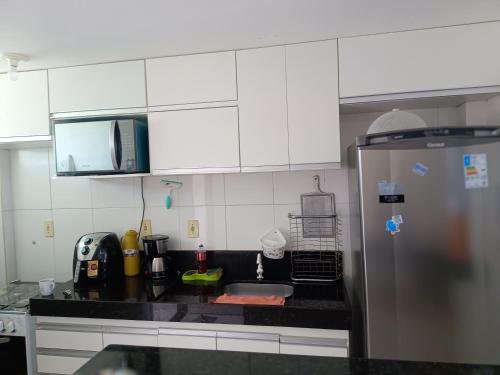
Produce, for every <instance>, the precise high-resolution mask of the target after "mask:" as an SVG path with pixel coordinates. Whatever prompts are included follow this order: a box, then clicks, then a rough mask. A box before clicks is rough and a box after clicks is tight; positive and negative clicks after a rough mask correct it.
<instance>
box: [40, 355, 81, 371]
mask: <svg viewBox="0 0 500 375" xmlns="http://www.w3.org/2000/svg"><path fill="white" fill-rule="evenodd" d="M36 359H37V366H38V372H39V373H47V374H73V373H74V372H75V371H76V370H78V369H79V368H80V367H82V366H83V365H84V364H85V363H87V362H88V361H90V358H85V357H63V356H55V355H45V354H39V355H37V356H36Z"/></svg>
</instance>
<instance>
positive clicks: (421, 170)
mask: <svg viewBox="0 0 500 375" xmlns="http://www.w3.org/2000/svg"><path fill="white" fill-rule="evenodd" d="M412 172H413V173H415V174H417V175H419V176H420V177H424V176H425V175H426V174H427V172H429V167H428V166H426V165H425V164H422V163H416V164H415V165H414V166H413V169H412Z"/></svg>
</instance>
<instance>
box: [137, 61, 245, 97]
mask: <svg viewBox="0 0 500 375" xmlns="http://www.w3.org/2000/svg"><path fill="white" fill-rule="evenodd" d="M146 74H147V83H148V85H147V91H148V105H149V106H160V105H174V104H189V103H208V102H221V101H229V100H236V99H237V94H236V61H235V52H234V51H229V52H220V53H204V54H198V55H187V56H174V57H164V58H157V59H148V60H146Z"/></svg>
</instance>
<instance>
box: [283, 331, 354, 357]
mask: <svg viewBox="0 0 500 375" xmlns="http://www.w3.org/2000/svg"><path fill="white" fill-rule="evenodd" d="M348 348H349V344H348V340H346V339H328V338H318V337H292V336H281V338H280V353H281V354H294V355H311V356H321V357H344V358H347V357H348V355H349V353H348V352H349V350H348Z"/></svg>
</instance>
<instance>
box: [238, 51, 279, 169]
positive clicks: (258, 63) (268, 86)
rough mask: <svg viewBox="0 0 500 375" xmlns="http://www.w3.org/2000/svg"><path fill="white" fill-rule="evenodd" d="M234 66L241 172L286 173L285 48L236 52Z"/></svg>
mask: <svg viewBox="0 0 500 375" xmlns="http://www.w3.org/2000/svg"><path fill="white" fill-rule="evenodd" d="M236 62H237V68H238V107H239V124H240V152H241V167H242V171H246V170H252V169H254V168H256V167H257V168H258V167H266V168H267V170H283V169H288V168H289V156H288V125H287V106H286V72H285V47H284V46H280V47H269V48H258V49H250V50H243V51H237V52H236ZM262 170H264V169H262Z"/></svg>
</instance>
